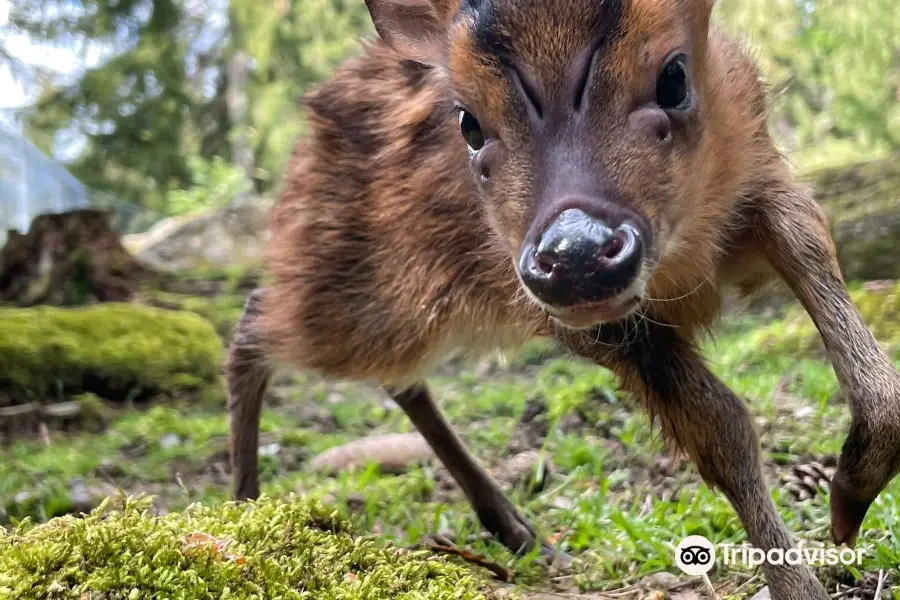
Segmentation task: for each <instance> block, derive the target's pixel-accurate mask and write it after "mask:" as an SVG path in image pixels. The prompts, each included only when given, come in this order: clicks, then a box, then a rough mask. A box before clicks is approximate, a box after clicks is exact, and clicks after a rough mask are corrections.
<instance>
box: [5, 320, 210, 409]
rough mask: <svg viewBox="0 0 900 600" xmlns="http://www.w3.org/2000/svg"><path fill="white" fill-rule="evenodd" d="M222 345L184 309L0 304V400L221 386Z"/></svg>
mask: <svg viewBox="0 0 900 600" xmlns="http://www.w3.org/2000/svg"><path fill="white" fill-rule="evenodd" d="M221 361H222V343H221V340H220V339H219V337H218V335H216V331H215V329H214V328H213V326H212V325H211V324H210V323H209V322H208V321H206V320H205V319H203V318H201V317H199V316H197V315H195V314H193V313H189V312H177V311H169V310H162V309H158V308H151V307H146V306H138V305H133V304H120V303H105V304H98V305H94V306H90V307H82V308H56V307H50V306H39V307H33V308H4V309H0V365H2V368H0V406H3V405H10V404H22V403H25V402H29V401H37V402H39V403H47V402H54V401H59V400H60V399H62V397H65V396H72V395H75V394H81V393H85V392H90V393H94V394H97V395H98V396H100V397H101V398H105V399H108V400H128V399H137V398H141V397H147V396H150V395H154V394H159V393H175V392H178V391H184V390H191V389H200V388H204V387H206V386H211V385H218V382H219V375H220V372H221Z"/></svg>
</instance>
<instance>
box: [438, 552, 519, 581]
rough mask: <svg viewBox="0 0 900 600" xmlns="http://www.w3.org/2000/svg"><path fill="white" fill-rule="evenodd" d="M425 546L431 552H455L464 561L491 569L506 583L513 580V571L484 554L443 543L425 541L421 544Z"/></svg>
mask: <svg viewBox="0 0 900 600" xmlns="http://www.w3.org/2000/svg"><path fill="white" fill-rule="evenodd" d="M423 545H424V546H425V547H426V548H428V549H429V550H431V551H433V552H443V553H445V554H455V555H456V556H459V557H460V558H462V559H463V560H465V561H468V562H470V563H474V564H476V565H479V566H482V567H484V568H485V569H487V570H489V571H491V572H492V573H493V574H494V575H496V576H497V579H499V580H500V581H505V582H506V583H511V582H512V580H513V572H512V570H510V569H508V568H507V567H504V566H503V565H501V564H498V563H495V562H493V561H491V560H489V559H488V558H487V557H486V556H483V555H481V554H475V553H474V552H470V551H468V550H464V549H462V548H459V547H458V546H445V545H443V544H435V543H429V542H425V543H424V544H423Z"/></svg>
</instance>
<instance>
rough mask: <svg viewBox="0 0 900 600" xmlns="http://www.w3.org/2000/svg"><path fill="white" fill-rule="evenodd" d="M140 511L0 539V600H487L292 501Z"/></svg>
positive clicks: (315, 507) (101, 512) (134, 503)
mask: <svg viewBox="0 0 900 600" xmlns="http://www.w3.org/2000/svg"><path fill="white" fill-rule="evenodd" d="M148 508H149V503H148V502H147V501H146V500H132V499H129V500H127V501H126V502H125V504H124V507H123V508H122V509H120V510H112V511H109V510H106V507H105V506H101V507H99V508H98V509H96V510H95V511H93V512H92V513H91V515H89V516H87V517H86V518H83V519H78V518H74V517H62V518H58V519H55V520H53V521H50V522H49V523H46V524H44V525H40V526H36V527H34V526H32V525H31V524H29V523H25V524H21V525H19V526H18V527H17V528H16V529H15V530H14V531H12V532H11V533H9V534H7V535H5V536H2V537H0V598H18V599H21V600H29V599H38V598H41V599H44V598H59V599H62V598H79V597H85V596H84V594H90V596H91V597H92V598H94V599H98V598H104V599H113V598H116V599H118V598H122V599H125V598H127V599H128V600H138V599H143V598H147V599H149V598H185V599H193V598H258V599H263V598H284V599H288V598H297V599H300V598H316V599H321V600H328V599H337V598H341V599H349V598H361V599H362V598H371V599H378V598H385V599H387V598H392V599H398V600H401V599H410V600H411V599H413V598H416V599H419V598H422V599H426V598H427V599H435V600H438V599H443V598H447V599H450V598H453V599H455V600H469V599H483V598H485V591H484V589H483V588H484V583H483V582H482V581H480V580H479V579H478V578H477V576H475V575H473V573H472V572H471V571H469V570H467V569H465V568H463V567H461V566H457V565H455V564H451V563H449V562H448V561H447V560H446V559H444V558H440V557H434V556H431V555H430V554H428V553H427V552H409V551H406V550H401V549H396V548H380V547H378V545H377V544H376V543H375V542H374V541H373V540H371V539H367V538H362V537H356V536H354V535H353V534H352V532H351V531H350V526H349V525H348V524H347V523H346V522H344V521H343V520H341V519H339V518H338V517H337V516H336V513H334V512H332V511H330V510H329V509H327V508H324V507H323V506H321V505H319V504H317V503H315V502H312V501H308V500H305V499H298V498H296V497H294V496H293V495H291V496H288V497H287V498H285V499H284V500H277V501H276V500H269V499H265V498H264V499H261V500H260V501H258V502H255V503H252V504H249V505H242V504H237V503H226V504H223V505H221V506H218V507H216V508H207V507H204V506H201V505H192V506H191V507H189V508H188V509H187V510H185V511H184V512H183V513H171V514H168V515H165V516H151V515H150V514H149V512H148ZM217 543H218V544H217Z"/></svg>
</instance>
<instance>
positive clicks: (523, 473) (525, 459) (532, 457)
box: [494, 450, 553, 492]
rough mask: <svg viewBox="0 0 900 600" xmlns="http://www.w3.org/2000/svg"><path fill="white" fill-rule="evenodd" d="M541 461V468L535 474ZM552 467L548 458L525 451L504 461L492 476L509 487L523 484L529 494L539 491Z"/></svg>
mask: <svg viewBox="0 0 900 600" xmlns="http://www.w3.org/2000/svg"><path fill="white" fill-rule="evenodd" d="M542 461H543V468H542V469H541V470H540V472H536V471H537V469H538V466H539V465H541V462H542ZM552 470H553V465H552V463H551V462H550V459H549V458H548V457H545V456H543V455H542V454H541V453H540V452H538V451H536V450H525V451H523V452H519V453H518V454H516V455H514V456H512V457H510V458H508V459H507V460H506V461H504V463H503V465H502V467H501V468H499V469H497V470H496V472H495V474H494V476H495V477H496V478H497V479H498V480H499V481H501V482H504V483H508V484H510V485H521V484H525V485H527V486H528V487H529V490H530V491H531V492H539V491H541V490H542V489H543V488H544V486H545V484H546V483H547V479H548V475H549V474H550V473H551V472H552Z"/></svg>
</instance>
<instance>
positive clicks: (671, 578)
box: [641, 572, 681, 591]
mask: <svg viewBox="0 0 900 600" xmlns="http://www.w3.org/2000/svg"><path fill="white" fill-rule="evenodd" d="M679 583H681V579H679V578H678V576H677V575H673V574H672V573H665V572H663V573H654V574H653V575H648V576H647V577H644V578H643V579H641V587H643V588H644V589H646V590H660V591H666V590H668V589H670V588H673V587H675V586H676V585H678V584H679Z"/></svg>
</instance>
